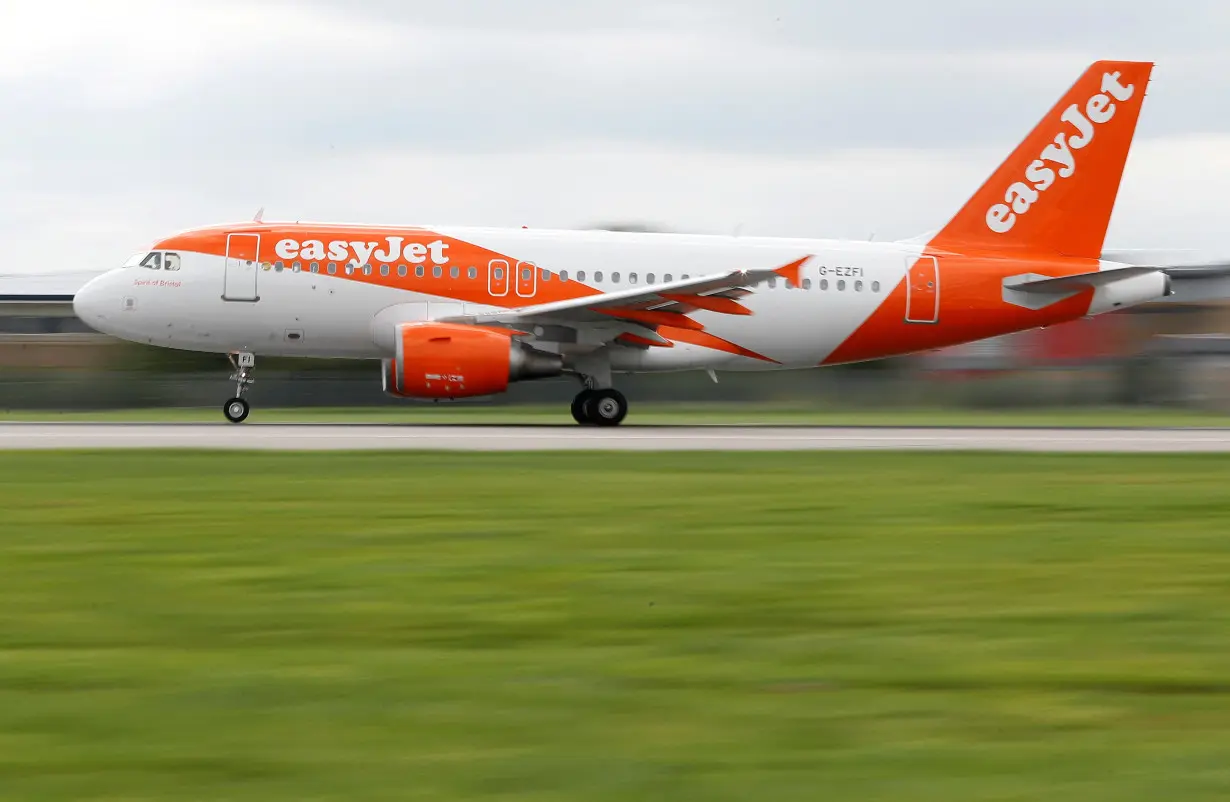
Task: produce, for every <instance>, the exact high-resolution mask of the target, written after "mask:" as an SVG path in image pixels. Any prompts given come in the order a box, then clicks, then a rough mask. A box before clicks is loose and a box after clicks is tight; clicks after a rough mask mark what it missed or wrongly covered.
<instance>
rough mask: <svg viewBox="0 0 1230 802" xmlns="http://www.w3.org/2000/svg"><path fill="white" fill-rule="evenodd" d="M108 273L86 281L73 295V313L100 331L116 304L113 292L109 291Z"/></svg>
mask: <svg viewBox="0 0 1230 802" xmlns="http://www.w3.org/2000/svg"><path fill="white" fill-rule="evenodd" d="M109 283H110V282H109V281H108V276H107V275H102V276H97V277H95V278H92V279H90V280H89V281H87V282H86V284H85V286H83V287H82V288H81V289H79V290H77V292H76V294H75V295H73V313H74V314H75V315H76V316H77V317H78V318H79V319H80V320H81V321H82V322H83V323H85V324H86V325H88V326H90V327H91V328H93V329H97V330H98V331H103V328H104V326H105V325H106V320H107V318H108V317H109V316H110V313H111V312H113V311H117V310H118V307H117V309H114V310H113V309H112V308H111V307H112V306H116V304H113V303H111V302H112V301H114V300H115V299H114V298H112V297H111V296H112V294H113V293H111V292H109V291H108V289H107V285H108V284H109Z"/></svg>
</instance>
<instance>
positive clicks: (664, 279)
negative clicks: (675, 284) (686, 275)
mask: <svg viewBox="0 0 1230 802" xmlns="http://www.w3.org/2000/svg"><path fill="white" fill-rule="evenodd" d="M662 280H663V281H665V282H666V283H667V284H669V283H671V282H672V281H674V280H675V277H674V276H672V275H671V274H670V273H667V274H666V275H665V276H663V277H662Z"/></svg>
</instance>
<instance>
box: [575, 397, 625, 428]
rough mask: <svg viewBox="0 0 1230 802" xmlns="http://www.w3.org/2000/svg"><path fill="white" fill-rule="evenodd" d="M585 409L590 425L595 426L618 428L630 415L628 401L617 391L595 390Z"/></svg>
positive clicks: (586, 402) (587, 400)
mask: <svg viewBox="0 0 1230 802" xmlns="http://www.w3.org/2000/svg"><path fill="white" fill-rule="evenodd" d="M584 407H585V417H586V419H587V420H588V422H589V423H592V424H594V425H595V426H618V425H619V424H621V423H623V420H624V417H625V416H627V414H628V399H627V398H625V397H624V394H623V393H621V392H619V391H618V390H615V389H607V390H593V391H591V395H590V397H589V398H588V399H586V401H585V404H584Z"/></svg>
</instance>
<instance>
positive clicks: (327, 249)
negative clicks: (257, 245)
mask: <svg viewBox="0 0 1230 802" xmlns="http://www.w3.org/2000/svg"><path fill="white" fill-rule="evenodd" d="M405 241H406V238H405V237H385V243H383V245H384V247H383V248H381V249H380V250H376V249H377V248H380V246H381V243H379V242H364V241H362V240H356V241H352V242H347V241H346V240H340V239H339V240H332V241H330V242H329V243H327V244H326V243H325V242H324V241H323V240H318V239H309V240H304V241H303V242H299V241H298V240H294V239H283V240H278V242H277V244H276V245H274V247H273V250H274V252H275V253H277V255H278V258H279V259H306V260H309V261H310V260H317V261H319V260H321V259H326V258H328V259H333V260H334V261H337V262H348V261H350V258H351V255H353V256H354V258H355V259H356V260H357V261H358V263H359V264H361V265H365V264H367V262H368V260H369V259H371V258H372V257H373V256H375V257H376V259H377V260H379V261H381V262H400V261H402V260H403V259H405V261H407V262H410V263H411V264H416V265H418V264H422V263H423V262H426V261H427V259H428V257H429V256H430V258H431V263H432V264H435V265H446V264H448V260H449V257H448V256H447V255H446V253H445V252H446V251H447V250H448V243H447V242H445V241H444V240H436V241H435V242H430V243H426V244H425V243H422V242H411V243H409V244H407V245H404V246H403V243H405Z"/></svg>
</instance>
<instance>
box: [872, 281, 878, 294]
mask: <svg viewBox="0 0 1230 802" xmlns="http://www.w3.org/2000/svg"><path fill="white" fill-rule="evenodd" d="M871 291H872V292H879V291H880V282H878V281H873V282H871Z"/></svg>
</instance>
